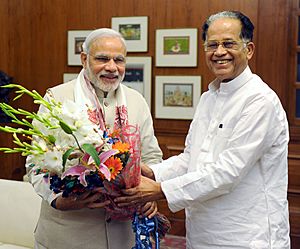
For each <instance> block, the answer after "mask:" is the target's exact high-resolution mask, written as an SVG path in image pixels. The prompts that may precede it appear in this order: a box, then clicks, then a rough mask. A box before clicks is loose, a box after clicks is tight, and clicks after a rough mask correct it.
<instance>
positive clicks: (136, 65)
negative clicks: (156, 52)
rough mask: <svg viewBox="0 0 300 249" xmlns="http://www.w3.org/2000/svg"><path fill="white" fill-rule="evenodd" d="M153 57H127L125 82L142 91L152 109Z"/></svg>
mask: <svg viewBox="0 0 300 249" xmlns="http://www.w3.org/2000/svg"><path fill="white" fill-rule="evenodd" d="M151 65H152V63H151V57H150V56H147V57H130V56H128V57H127V58H126V71H125V77H124V80H123V84H124V85H126V86H128V87H130V88H133V89H135V90H137V91H138V92H139V93H141V94H142V95H143V96H144V98H145V99H146V102H147V103H148V105H149V108H150V109H151Z"/></svg>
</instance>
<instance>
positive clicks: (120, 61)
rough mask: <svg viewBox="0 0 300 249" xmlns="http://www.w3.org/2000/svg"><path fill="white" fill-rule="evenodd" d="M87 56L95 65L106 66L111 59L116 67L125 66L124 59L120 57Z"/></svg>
mask: <svg viewBox="0 0 300 249" xmlns="http://www.w3.org/2000/svg"><path fill="white" fill-rule="evenodd" d="M89 55H90V56H91V57H93V58H94V60H95V63H96V64H99V65H103V64H106V63H108V62H110V60H111V59H113V61H114V62H115V64H116V65H118V66H124V65H125V64H126V58H125V57H124V56H122V55H118V56H115V57H110V56H107V55H102V54H99V55H91V54H89Z"/></svg>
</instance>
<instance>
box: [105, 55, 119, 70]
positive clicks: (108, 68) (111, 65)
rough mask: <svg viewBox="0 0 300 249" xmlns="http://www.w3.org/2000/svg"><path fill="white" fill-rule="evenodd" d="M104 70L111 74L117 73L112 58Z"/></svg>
mask: <svg viewBox="0 0 300 249" xmlns="http://www.w3.org/2000/svg"><path fill="white" fill-rule="evenodd" d="M105 69H106V70H108V71H111V72H115V71H117V64H116V63H115V61H114V60H113V58H111V59H110V60H109V61H108V62H107V63H106V64H105Z"/></svg>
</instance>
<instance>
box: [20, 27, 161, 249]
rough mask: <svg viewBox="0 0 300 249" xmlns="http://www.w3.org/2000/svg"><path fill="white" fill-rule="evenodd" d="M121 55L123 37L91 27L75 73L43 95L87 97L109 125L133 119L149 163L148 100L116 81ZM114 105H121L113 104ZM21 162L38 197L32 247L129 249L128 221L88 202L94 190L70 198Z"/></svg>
mask: <svg viewBox="0 0 300 249" xmlns="http://www.w3.org/2000/svg"><path fill="white" fill-rule="evenodd" d="M125 56H126V47H125V43H124V40H123V38H122V37H121V36H120V35H119V33H117V32H115V31H113V30H110V29H99V30H95V31H93V32H92V33H91V34H90V35H89V36H88V37H87V39H86V41H85V44H84V46H83V53H82V54H81V59H82V64H83V69H82V71H81V72H80V74H79V76H78V77H77V79H74V80H72V81H70V82H67V83H64V84H60V85H58V86H56V87H53V88H50V89H49V90H48V91H47V93H46V96H45V98H46V99H47V98H49V96H52V97H54V98H55V100H57V101H61V102H63V101H64V100H65V99H70V100H73V101H75V102H76V103H79V104H84V103H86V102H88V103H93V104H94V106H95V107H96V108H98V110H99V111H100V112H99V113H101V115H103V117H102V118H103V125H105V127H106V128H109V129H113V127H114V126H115V125H116V123H118V122H119V121H120V123H121V122H122V121H124V120H126V121H127V122H128V124H132V125H138V126H139V128H140V134H141V157H142V162H144V163H146V164H155V163H158V162H160V161H161V158H162V153H161V150H160V148H159V146H158V143H157V139H156V138H155V136H154V131H153V124H152V118H151V113H150V110H149V108H148V105H147V103H146V101H145V99H144V98H143V97H142V95H141V94H139V93H138V92H137V91H135V90H133V89H130V88H128V87H126V86H124V85H122V84H121V81H122V80H123V78H124V73H125V62H124V61H122V60H123V59H125ZM91 86H92V87H91ZM89 87H90V88H89ZM93 96H96V100H95V99H92V98H93ZM120 106H121V107H122V108H119V109H118V108H117V107H120ZM123 107H124V108H123ZM120 109H121V110H123V109H124V110H125V111H124V113H121V114H120V113H118V110H120ZM40 111H41V112H42V111H43V109H42V108H41V109H40ZM118 119H119V120H118ZM120 119H122V120H120ZM100 125H101V124H100ZM26 166H27V167H28V176H29V179H30V181H31V183H32V184H33V186H34V188H35V190H36V192H37V193H38V194H39V195H40V196H42V198H43V201H42V205H41V215H40V218H39V221H38V224H37V228H36V231H35V248H38V249H40V248H42V249H43V248H49V249H69V248H72V249H83V248H84V249H120V248H122V249H123V248H124V249H127V248H128V249H130V248H131V247H132V246H134V234H133V232H132V229H131V221H130V220H127V221H119V220H113V219H108V218H109V217H108V215H107V214H106V211H105V209H104V208H103V206H104V205H105V203H104V204H103V205H102V204H101V203H100V204H99V203H95V202H94V201H95V200H96V199H98V197H99V195H100V194H99V193H97V194H95V195H94V196H89V197H86V196H85V197H84V198H78V199H76V200H75V199H74V198H73V199H71V198H69V197H68V198H64V197H62V196H61V195H60V194H58V195H56V194H54V193H53V192H52V191H50V190H49V185H47V184H46V183H45V182H44V181H43V176H42V175H34V173H33V171H32V170H30V167H29V164H28V163H27V165H26Z"/></svg>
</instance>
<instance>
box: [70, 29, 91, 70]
mask: <svg viewBox="0 0 300 249" xmlns="http://www.w3.org/2000/svg"><path fill="white" fill-rule="evenodd" d="M91 32H92V30H69V31H68V65H69V66H81V60H80V53H81V52H82V44H83V43H84V41H85V38H86V37H87V36H88V34H89V33H91Z"/></svg>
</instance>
